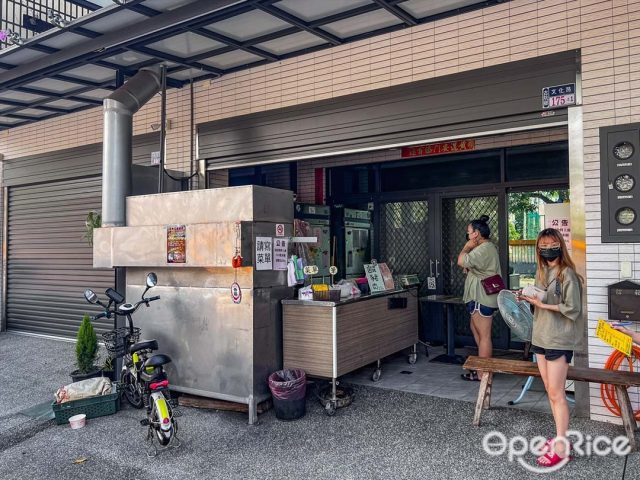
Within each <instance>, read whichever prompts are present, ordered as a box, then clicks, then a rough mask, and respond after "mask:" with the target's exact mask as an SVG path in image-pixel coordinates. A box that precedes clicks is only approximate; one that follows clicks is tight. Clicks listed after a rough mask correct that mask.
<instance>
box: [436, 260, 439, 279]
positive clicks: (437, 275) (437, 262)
mask: <svg viewBox="0 0 640 480" xmlns="http://www.w3.org/2000/svg"><path fill="white" fill-rule="evenodd" d="M439 263H440V262H439V261H438V260H436V278H438V277H439V276H440V274H439V273H438V264H439Z"/></svg>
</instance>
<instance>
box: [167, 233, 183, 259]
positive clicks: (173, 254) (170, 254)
mask: <svg viewBox="0 0 640 480" xmlns="http://www.w3.org/2000/svg"><path fill="white" fill-rule="evenodd" d="M186 236H187V226H186V225H169V226H168V227H167V263H186V261H187V241H186Z"/></svg>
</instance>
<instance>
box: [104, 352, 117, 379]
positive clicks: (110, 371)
mask: <svg viewBox="0 0 640 480" xmlns="http://www.w3.org/2000/svg"><path fill="white" fill-rule="evenodd" d="M114 361H115V359H114V358H113V357H111V356H107V358H106V359H105V361H104V363H103V364H102V375H104V376H105V377H107V378H109V379H110V380H111V381H115V380H116V372H115V362H114Z"/></svg>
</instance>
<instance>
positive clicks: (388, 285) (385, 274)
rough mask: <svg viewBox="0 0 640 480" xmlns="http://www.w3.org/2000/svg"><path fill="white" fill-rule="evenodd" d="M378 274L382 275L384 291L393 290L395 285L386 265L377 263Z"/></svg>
mask: <svg viewBox="0 0 640 480" xmlns="http://www.w3.org/2000/svg"><path fill="white" fill-rule="evenodd" d="M378 268H380V274H381V275H382V282H383V283H384V288H385V290H393V289H394V287H395V285H394V283H393V275H391V270H389V267H388V266H387V264H386V263H379V264H378Z"/></svg>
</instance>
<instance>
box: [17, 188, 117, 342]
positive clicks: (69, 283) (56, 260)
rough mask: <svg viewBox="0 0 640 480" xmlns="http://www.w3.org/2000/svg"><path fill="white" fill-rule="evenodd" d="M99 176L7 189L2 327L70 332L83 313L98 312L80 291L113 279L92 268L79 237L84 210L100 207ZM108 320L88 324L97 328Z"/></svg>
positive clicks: (55, 333)
mask: <svg viewBox="0 0 640 480" xmlns="http://www.w3.org/2000/svg"><path fill="white" fill-rule="evenodd" d="M101 191H102V182H101V177H99V176H93V177H89V178H77V179H72V180H62V181H55V182H49V183H42V184H37V185H28V186H15V187H10V188H9V194H8V198H7V201H8V202H9V221H8V237H7V242H8V243H7V249H8V255H7V257H8V259H7V260H8V261H7V280H8V281H7V305H6V318H7V329H8V330H13V331H21V332H28V333H34V334H44V335H53V336H63V337H75V336H76V333H77V330H78V326H79V325H80V322H81V320H82V315H83V314H84V313H90V314H91V313H93V312H97V311H99V310H98V309H96V308H95V307H94V306H93V305H89V304H88V303H87V302H86V301H85V299H84V297H83V292H84V290H85V289H86V288H92V289H93V290H95V291H96V292H97V293H102V292H104V290H105V289H106V288H107V287H112V286H113V284H114V271H113V270H112V269H94V268H93V254H92V249H91V247H90V246H89V245H88V243H87V241H86V240H85V239H84V238H83V235H84V232H85V226H84V221H85V218H86V215H87V213H88V212H89V211H90V210H100V209H101ZM112 322H113V321H112V320H100V321H98V322H96V323H95V324H94V326H95V327H97V330H98V331H99V332H101V331H104V330H105V329H109V328H112V325H113V323H112Z"/></svg>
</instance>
